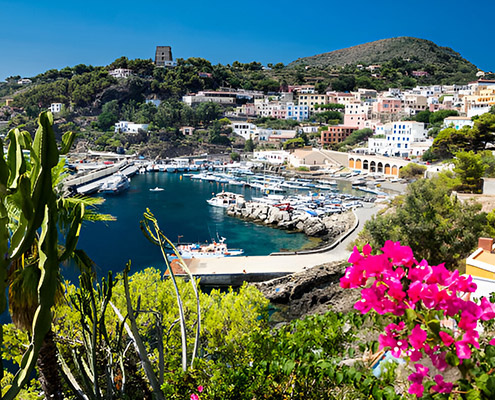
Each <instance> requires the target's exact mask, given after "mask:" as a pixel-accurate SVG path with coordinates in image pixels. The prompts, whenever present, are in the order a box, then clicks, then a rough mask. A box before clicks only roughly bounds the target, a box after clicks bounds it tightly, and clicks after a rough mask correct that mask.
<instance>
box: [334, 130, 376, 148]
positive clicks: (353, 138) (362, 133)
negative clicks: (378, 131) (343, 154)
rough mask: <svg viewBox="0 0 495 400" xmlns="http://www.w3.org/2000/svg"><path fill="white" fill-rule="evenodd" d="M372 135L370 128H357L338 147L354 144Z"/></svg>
mask: <svg viewBox="0 0 495 400" xmlns="http://www.w3.org/2000/svg"><path fill="white" fill-rule="evenodd" d="M372 135H373V130H372V129H370V128H364V129H358V130H356V131H354V132H352V133H351V134H350V135H349V136H348V137H347V138H346V139H345V140H344V141H343V142H342V143H341V144H340V146H339V147H345V146H354V145H356V144H358V143H360V142H363V141H365V140H367V139H368V138H369V137H371V136H372Z"/></svg>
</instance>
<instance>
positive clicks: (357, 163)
mask: <svg viewBox="0 0 495 400" xmlns="http://www.w3.org/2000/svg"><path fill="white" fill-rule="evenodd" d="M354 168H355V169H363V162H362V161H361V160H360V159H357V160H356V165H355V166H354Z"/></svg>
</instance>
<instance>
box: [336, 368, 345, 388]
mask: <svg viewBox="0 0 495 400" xmlns="http://www.w3.org/2000/svg"><path fill="white" fill-rule="evenodd" d="M343 380H344V374H343V373H342V372H340V371H339V372H337V373H336V374H335V382H336V383H337V385H340V384H341V383H342V381H343Z"/></svg>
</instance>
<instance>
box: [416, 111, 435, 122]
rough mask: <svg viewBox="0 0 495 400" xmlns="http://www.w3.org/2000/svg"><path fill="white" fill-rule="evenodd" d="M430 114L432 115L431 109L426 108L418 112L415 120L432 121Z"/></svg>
mask: <svg viewBox="0 0 495 400" xmlns="http://www.w3.org/2000/svg"><path fill="white" fill-rule="evenodd" d="M430 116H431V111H430V110H424V111H420V112H419V113H417V114H416V115H415V116H414V120H415V121H418V122H423V123H425V124H428V123H429V122H430Z"/></svg>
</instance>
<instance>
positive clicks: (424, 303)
mask: <svg viewBox="0 0 495 400" xmlns="http://www.w3.org/2000/svg"><path fill="white" fill-rule="evenodd" d="M349 262H350V263H351V266H350V267H349V268H347V270H346V273H345V276H344V277H343V278H341V286H342V287H343V288H361V299H360V300H359V301H357V302H356V304H355V305H354V307H355V308H356V309H358V310H360V311H361V313H363V314H367V313H369V312H372V311H373V312H376V313H378V314H380V315H384V316H386V317H387V319H388V322H389V323H388V325H387V326H386V327H385V333H384V334H381V335H380V337H379V343H380V348H381V349H385V350H389V351H390V352H391V355H392V356H393V357H396V358H399V357H401V358H402V359H403V360H405V361H406V362H407V363H408V364H409V366H410V368H411V370H412V371H410V372H412V373H411V374H410V375H409V376H408V380H409V388H408V393H410V394H413V395H416V396H417V397H423V396H425V398H436V399H447V398H467V399H480V400H481V399H487V400H488V399H492V398H493V397H494V396H495V377H493V376H491V375H492V373H493V371H494V369H493V368H494V367H495V359H494V358H493V356H494V355H495V338H494V337H493V332H486V330H485V329H483V327H482V324H483V323H484V322H485V328H486V327H488V326H489V324H491V325H492V321H493V320H494V319H495V304H494V303H492V302H490V301H489V300H488V299H487V298H486V297H483V298H482V299H481V301H480V302H474V301H472V300H471V297H470V296H471V294H473V293H475V292H476V283H474V282H473V278H472V277H471V276H469V275H468V276H464V275H459V271H458V270H455V271H453V272H451V271H448V270H447V269H446V268H445V266H444V264H439V265H435V266H433V265H429V264H428V262H427V261H426V260H424V259H423V260H422V261H420V262H418V261H417V260H416V259H415V258H414V255H413V252H412V251H411V248H410V247H407V246H401V245H400V243H399V242H392V241H387V242H385V245H384V246H383V247H382V248H381V249H380V252H378V254H375V255H373V254H372V248H371V246H369V245H366V246H365V247H364V248H363V251H362V253H360V252H359V251H358V250H357V248H354V251H353V253H352V255H351V257H350V258H349ZM451 396H455V397H451Z"/></svg>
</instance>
